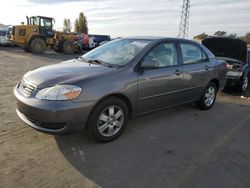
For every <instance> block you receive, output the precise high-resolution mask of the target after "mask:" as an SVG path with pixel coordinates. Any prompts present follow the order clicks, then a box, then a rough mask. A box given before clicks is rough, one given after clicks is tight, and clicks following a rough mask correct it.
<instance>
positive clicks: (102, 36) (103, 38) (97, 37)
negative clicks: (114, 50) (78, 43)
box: [89, 34, 111, 46]
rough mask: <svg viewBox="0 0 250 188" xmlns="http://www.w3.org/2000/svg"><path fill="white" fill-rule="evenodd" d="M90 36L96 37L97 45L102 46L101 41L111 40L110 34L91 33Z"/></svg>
mask: <svg viewBox="0 0 250 188" xmlns="http://www.w3.org/2000/svg"><path fill="white" fill-rule="evenodd" d="M89 37H92V38H94V39H95V42H96V44H97V46H100V43H103V42H108V41H110V40H111V38H110V36H109V35H93V34H89Z"/></svg>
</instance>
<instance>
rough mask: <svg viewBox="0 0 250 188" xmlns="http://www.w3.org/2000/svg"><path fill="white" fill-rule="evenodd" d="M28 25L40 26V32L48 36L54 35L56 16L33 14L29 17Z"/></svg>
mask: <svg viewBox="0 0 250 188" xmlns="http://www.w3.org/2000/svg"><path fill="white" fill-rule="evenodd" d="M27 22H28V25H33V26H39V34H40V35H45V36H46V37H48V38H53V37H54V31H53V25H54V22H55V20H54V18H50V17H44V16H32V17H30V18H29V19H28V18H27Z"/></svg>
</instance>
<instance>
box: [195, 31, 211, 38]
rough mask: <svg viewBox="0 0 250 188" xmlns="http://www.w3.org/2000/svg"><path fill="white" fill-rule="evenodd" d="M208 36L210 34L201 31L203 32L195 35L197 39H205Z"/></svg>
mask: <svg viewBox="0 0 250 188" xmlns="http://www.w3.org/2000/svg"><path fill="white" fill-rule="evenodd" d="M206 37H208V34H206V33H204V32H203V33H201V34H199V35H196V36H194V39H197V40H203V39H205V38H206Z"/></svg>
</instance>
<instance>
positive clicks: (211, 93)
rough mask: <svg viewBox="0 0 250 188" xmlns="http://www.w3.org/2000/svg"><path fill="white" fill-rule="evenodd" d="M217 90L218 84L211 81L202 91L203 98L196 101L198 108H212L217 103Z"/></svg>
mask: <svg viewBox="0 0 250 188" xmlns="http://www.w3.org/2000/svg"><path fill="white" fill-rule="evenodd" d="M217 90H218V88H217V86H216V85H215V84H214V83H213V82H209V84H208V85H207V87H206V88H205V89H204V91H203V92H202V95H201V98H200V99H199V100H198V101H196V104H197V106H198V108H200V109H201V110H208V109H210V108H211V107H212V106H213V105H214V103H215V100H216V94H217Z"/></svg>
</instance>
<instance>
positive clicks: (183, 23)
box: [178, 0, 190, 38]
mask: <svg viewBox="0 0 250 188" xmlns="http://www.w3.org/2000/svg"><path fill="white" fill-rule="evenodd" d="M189 11H190V0H183V4H182V11H181V20H180V27H179V34H178V37H179V38H187V37H188V26H189Z"/></svg>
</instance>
